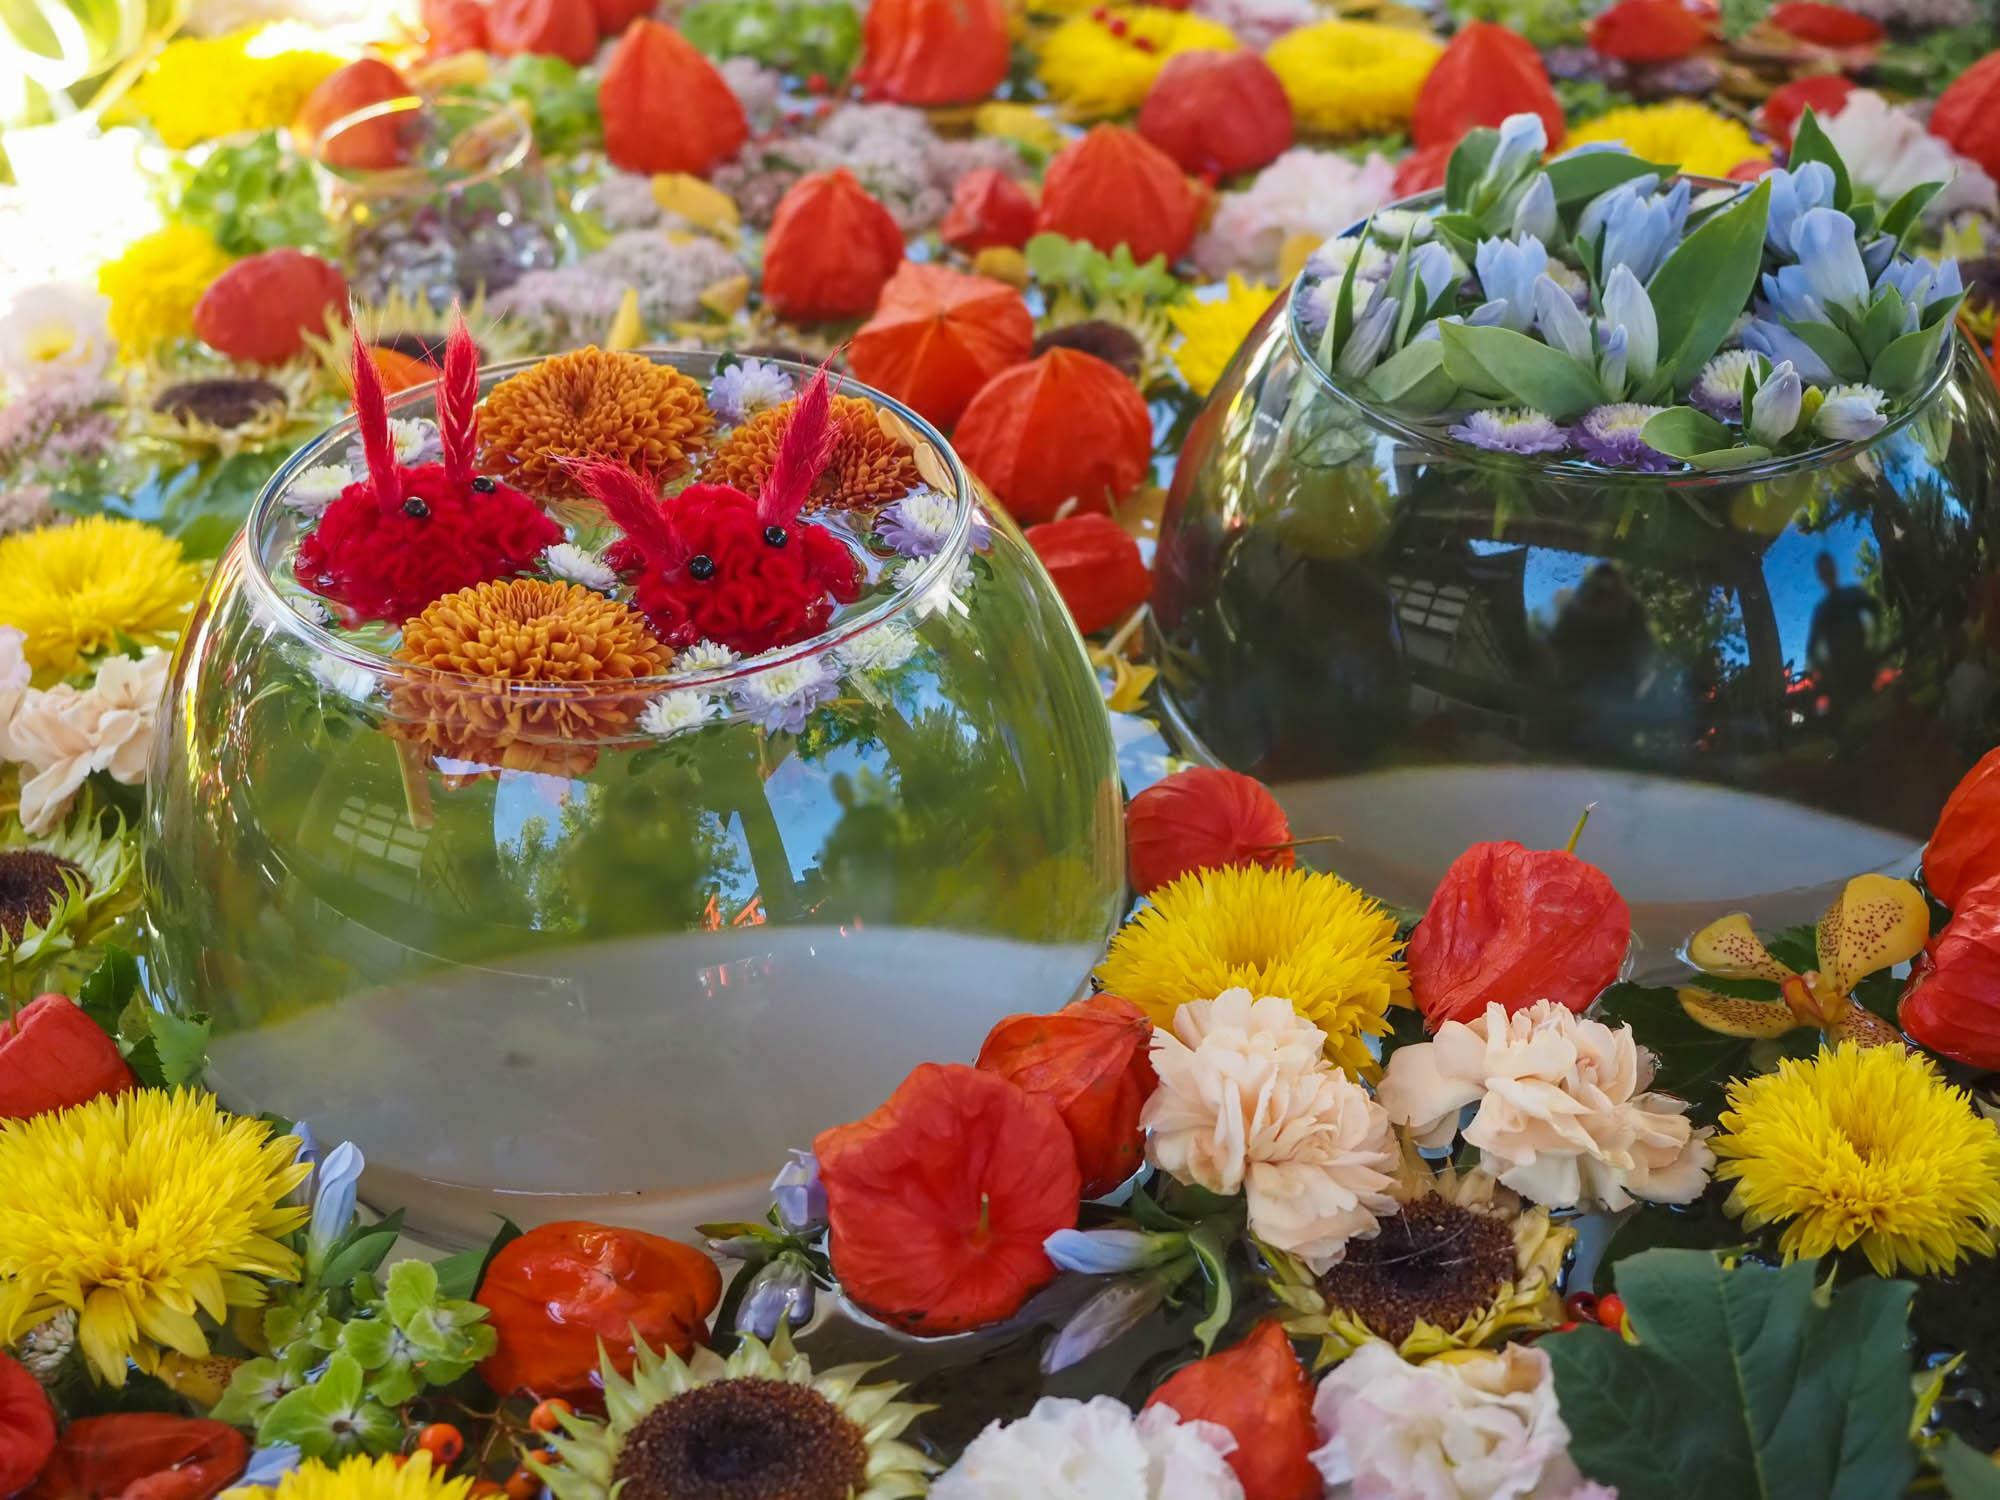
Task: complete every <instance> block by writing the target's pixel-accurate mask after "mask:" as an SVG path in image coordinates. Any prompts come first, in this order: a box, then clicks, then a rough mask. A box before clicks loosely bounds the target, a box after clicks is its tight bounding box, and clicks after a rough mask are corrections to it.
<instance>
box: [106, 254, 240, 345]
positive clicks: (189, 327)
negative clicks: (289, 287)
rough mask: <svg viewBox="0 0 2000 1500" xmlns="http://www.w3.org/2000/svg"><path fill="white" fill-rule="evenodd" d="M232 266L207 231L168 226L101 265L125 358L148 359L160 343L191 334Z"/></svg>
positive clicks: (110, 320) (112, 320)
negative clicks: (207, 298) (200, 308)
mask: <svg viewBox="0 0 2000 1500" xmlns="http://www.w3.org/2000/svg"><path fill="white" fill-rule="evenodd" d="M231 264H232V262H231V260H230V258H229V255H228V253H227V252H226V251H225V250H224V249H223V248H222V246H220V245H218V244H217V243H216V242H215V237H214V236H213V235H211V234H210V233H209V232H208V231H207V230H206V229H200V228H197V227H196V226H195V225H193V224H168V225H167V226H165V227H164V228H161V229H156V230H154V231H153V232H152V233H151V234H146V235H141V236H140V237H139V238H138V239H136V240H134V241H133V242H132V243H131V244H129V245H127V246H126V247H125V250H124V252H123V253H122V254H121V255H119V256H118V258H117V259H116V260H110V261H106V262H105V263H104V264H103V265H101V266H99V267H98V268H97V289H98V291H100V292H102V293H103V294H104V295H105V296H106V297H107V298H109V299H110V302H111V310H110V312H108V313H107V314H106V315H105V318H106V322H107V323H108V324H109V325H110V328H111V336H112V337H113V338H115V339H116V340H117V341H118V352H119V354H120V355H121V356H122V357H123V358H125V359H130V360H137V359H144V358H145V357H146V356H147V355H149V354H151V353H152V352H153V351H154V350H156V349H158V348H159V347H160V345H162V344H165V343H169V342H171V341H172V340H174V339H181V338H187V337H188V336H190V335H191V334H192V333H193V332H194V308H195V304H196V303H197V302H199V301H201V294H202V293H203V292H205V291H207V290H208V288H209V286H210V284H211V283H213V282H214V280H215V278H216V277H218V276H220V275H221V274H222V273H223V272H224V271H226V270H228V269H229V267H230V265H231Z"/></svg>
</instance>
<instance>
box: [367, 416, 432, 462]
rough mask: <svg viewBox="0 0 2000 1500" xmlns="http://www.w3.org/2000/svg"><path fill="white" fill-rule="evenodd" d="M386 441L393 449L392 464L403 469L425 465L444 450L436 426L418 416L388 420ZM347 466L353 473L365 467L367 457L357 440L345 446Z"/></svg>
mask: <svg viewBox="0 0 2000 1500" xmlns="http://www.w3.org/2000/svg"><path fill="white" fill-rule="evenodd" d="M389 442H390V445H391V446H392V447H393V448H394V449H395V450H396V462H397V463H399V464H402V465H403V466H404V467H406V468H414V467H415V466H416V465H418V464H424V463H429V462H430V461H431V460H432V459H434V458H436V457H437V456H438V455H439V454H441V453H442V452H443V451H444V446H443V444H442V443H441V442H440V441H439V438H438V430H437V424H436V423H435V422H429V421H426V420H425V419H424V418H422V417H391V418H390V419H389ZM347 466H348V467H349V468H350V469H352V470H354V471H355V472H356V473H360V472H362V471H363V470H365V469H366V468H367V467H368V456H367V454H366V453H364V452H363V451H362V448H361V442H360V440H359V439H358V438H357V439H356V440H355V441H354V442H352V443H349V444H348V445H347Z"/></svg>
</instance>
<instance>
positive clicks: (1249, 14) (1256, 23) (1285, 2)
mask: <svg viewBox="0 0 2000 1500" xmlns="http://www.w3.org/2000/svg"><path fill="white" fill-rule="evenodd" d="M1189 11H1190V13H1191V14H1193V15H1197V16H1202V17H1204V18H1206V19H1208V20H1210V21H1220V22H1221V23H1222V24H1223V25H1224V26H1227V27H1228V28H1229V29H1230V30H1231V31H1233V32H1235V33H1236V38H1237V40H1238V41H1240V42H1242V43H1243V45H1244V46H1246V47H1250V48H1253V49H1254V50H1256V51H1258V52H1262V51H1263V50H1264V49H1265V48H1266V47H1269V46H1270V45H1271V43H1273V42H1275V41H1276V40H1277V39H1278V38H1279V37H1281V36H1283V35H1284V34H1285V33H1286V32H1288V31H1296V30H1297V29H1298V28H1299V27H1301V26H1304V25H1307V24H1309V23H1310V22H1313V21H1316V20H1318V19H1319V12H1318V11H1317V10H1316V9H1314V8H1313V4H1312V0H1194V4H1193V5H1191V6H1190V7H1189Z"/></svg>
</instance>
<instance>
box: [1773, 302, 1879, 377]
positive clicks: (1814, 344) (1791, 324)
mask: <svg viewBox="0 0 2000 1500" xmlns="http://www.w3.org/2000/svg"><path fill="white" fill-rule="evenodd" d="M1784 323H1785V327H1787V328H1789V329H1790V330H1791V331H1792V332H1793V333H1795V334H1797V335H1798V336H1799V339H1800V341H1801V342H1803V343H1804V344H1805V346H1806V347H1807V348H1808V349H1810V350H1812V352H1813V353H1815V354H1817V355H1818V356H1819V357H1820V358H1821V359H1823V360H1825V361H1826V367H1827V368H1828V369H1829V370H1831V371H1833V378H1834V379H1835V380H1839V381H1846V382H1851V381H1856V380H1862V379H1865V378H1866V377H1867V374H1868V361H1866V360H1865V359H1863V358H1862V357H1861V351H1860V350H1859V349H1857V348H1855V347H1854V340H1853V339H1851V338H1849V337H1848V336H1847V335H1846V334H1844V333H1842V332H1841V331H1840V330H1839V329H1838V328H1835V327H1834V326H1833V325H1832V324H1831V323H1805V322H1801V321H1800V320H1798V319H1797V318H1786V319H1785V320H1784Z"/></svg>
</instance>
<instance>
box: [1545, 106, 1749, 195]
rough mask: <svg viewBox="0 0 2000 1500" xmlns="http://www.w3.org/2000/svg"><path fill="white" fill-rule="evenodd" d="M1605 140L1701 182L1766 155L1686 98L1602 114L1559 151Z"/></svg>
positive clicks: (1743, 133) (1725, 119)
mask: <svg viewBox="0 0 2000 1500" xmlns="http://www.w3.org/2000/svg"><path fill="white" fill-rule="evenodd" d="M1607 141H1609V142H1616V143H1618V144H1620V145H1622V146H1624V148H1625V149H1626V150H1627V151H1630V152H1631V153H1632V154H1633V155H1634V156H1643V157H1644V158H1645V159H1646V160H1647V161H1656V162H1662V163H1668V164H1678V165H1679V167H1680V168H1681V170H1682V171H1684V172H1695V173H1699V174H1700V175H1702V176H1705V177H1726V176H1728V174H1729V169H1730V168H1731V167H1734V166H1737V165H1739V164H1741V163H1743V162H1746V161H1749V160H1750V159H1751V158H1752V157H1759V156H1765V155H1768V153H1767V152H1766V151H1765V150H1764V148H1763V147H1761V146H1759V145H1758V144H1757V143H1756V142H1755V141H1754V140H1752V139H1751V138H1750V132H1749V131H1747V130H1745V129H1744V128H1743V127H1742V126H1741V125H1739V124H1738V123H1737V122H1736V121H1734V120H1732V119H1730V118H1729V116H1727V115H1721V114H1717V113H1716V112H1715V111H1714V110H1712V109H1710V108H1708V107H1707V106H1706V105H1702V104H1696V103H1695V102H1694V101H1693V100H1691V99H1675V100H1671V101H1669V102H1668V103H1665V104H1633V105H1628V106H1627V107H1626V108H1624V109H1613V110H1607V111H1606V112H1605V113H1603V114H1601V115H1599V116H1598V117H1597V118H1596V119H1594V120H1590V121H1586V122H1585V123H1584V124H1582V125H1579V126H1577V127H1576V128H1575V129H1574V130H1572V131H1570V133H1569V134H1568V135H1567V136H1566V137H1564V139H1563V149H1564V150H1565V151H1567V150H1569V149H1571V148H1572V147H1575V146H1588V145H1590V144H1592V143H1593V142H1597V143H1603V142H1607Z"/></svg>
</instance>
